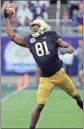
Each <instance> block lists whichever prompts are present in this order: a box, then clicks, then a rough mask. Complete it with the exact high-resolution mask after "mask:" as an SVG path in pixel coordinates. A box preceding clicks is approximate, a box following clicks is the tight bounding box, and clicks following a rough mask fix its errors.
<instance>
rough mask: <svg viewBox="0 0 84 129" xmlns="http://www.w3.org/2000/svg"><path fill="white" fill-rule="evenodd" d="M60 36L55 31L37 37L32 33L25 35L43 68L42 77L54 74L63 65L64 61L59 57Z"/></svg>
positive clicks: (35, 57)
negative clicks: (58, 41)
mask: <svg viewBox="0 0 84 129" xmlns="http://www.w3.org/2000/svg"><path fill="white" fill-rule="evenodd" d="M58 38H61V36H60V35H59V34H58V33H57V32H55V31H46V32H45V33H44V34H42V35H39V36H38V37H36V38H33V37H32V36H30V35H29V36H26V37H24V40H25V41H26V42H27V43H28V45H29V48H30V51H31V53H32V55H33V57H34V59H35V61H36V62H37V64H38V66H39V67H40V69H41V76H42V77H49V76H52V75H54V74H55V73H56V72H57V71H59V70H60V68H61V67H62V61H61V60H60V59H59V57H58V46H59V45H58V43H57V39H58Z"/></svg>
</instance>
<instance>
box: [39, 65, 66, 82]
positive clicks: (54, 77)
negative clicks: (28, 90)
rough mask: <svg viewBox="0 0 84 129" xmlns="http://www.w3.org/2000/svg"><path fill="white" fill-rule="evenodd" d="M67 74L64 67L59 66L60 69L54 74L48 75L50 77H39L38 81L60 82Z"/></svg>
mask: <svg viewBox="0 0 84 129" xmlns="http://www.w3.org/2000/svg"><path fill="white" fill-rule="evenodd" d="M67 77H68V76H67V74H66V72H65V70H64V68H60V70H59V71H58V72H56V73H55V74H54V75H52V76H50V77H40V82H41V83H42V82H45V83H47V82H51V83H55V84H61V83H62V82H63V81H64V80H65V79H66V78H67Z"/></svg>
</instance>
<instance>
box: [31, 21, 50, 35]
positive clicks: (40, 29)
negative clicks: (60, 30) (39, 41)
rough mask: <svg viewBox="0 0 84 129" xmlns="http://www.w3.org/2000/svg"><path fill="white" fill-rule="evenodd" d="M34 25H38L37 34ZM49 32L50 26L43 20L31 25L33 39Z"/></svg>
mask: <svg viewBox="0 0 84 129" xmlns="http://www.w3.org/2000/svg"><path fill="white" fill-rule="evenodd" d="M34 25H38V29H37V31H36V32H35V31H34V29H33V26H34ZM47 30H48V25H47V23H46V22H44V21H43V20H42V19H36V20H34V21H33V22H32V23H30V34H31V35H32V36H33V37H38V36H39V35H41V34H43V33H44V32H45V31H47Z"/></svg>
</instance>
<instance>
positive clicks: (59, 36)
mask: <svg viewBox="0 0 84 129" xmlns="http://www.w3.org/2000/svg"><path fill="white" fill-rule="evenodd" d="M54 37H55V38H56V40H57V39H58V38H61V35H60V34H59V33H58V32H55V31H54Z"/></svg>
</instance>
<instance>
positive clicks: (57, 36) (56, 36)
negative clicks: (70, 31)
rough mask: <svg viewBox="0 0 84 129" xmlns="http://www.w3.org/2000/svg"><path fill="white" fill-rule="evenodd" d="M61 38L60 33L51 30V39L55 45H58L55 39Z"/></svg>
mask: <svg viewBox="0 0 84 129" xmlns="http://www.w3.org/2000/svg"><path fill="white" fill-rule="evenodd" d="M59 38H61V35H60V34H59V33H58V32H55V31H53V40H54V42H55V44H56V46H57V47H59V44H58V43H57V39H59Z"/></svg>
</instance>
